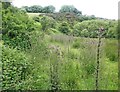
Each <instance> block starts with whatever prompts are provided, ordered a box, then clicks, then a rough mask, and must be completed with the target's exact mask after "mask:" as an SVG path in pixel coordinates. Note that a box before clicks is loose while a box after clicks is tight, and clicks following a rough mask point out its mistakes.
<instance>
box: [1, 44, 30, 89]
mask: <svg viewBox="0 0 120 92" xmlns="http://www.w3.org/2000/svg"><path fill="white" fill-rule="evenodd" d="M28 66H29V62H28V59H27V58H26V56H25V54H24V53H22V52H20V51H17V50H16V49H10V48H9V47H5V46H3V47H2V78H3V81H2V88H3V90H7V89H8V90H13V89H21V86H22V85H23V84H22V83H23V81H25V79H26V76H28Z"/></svg>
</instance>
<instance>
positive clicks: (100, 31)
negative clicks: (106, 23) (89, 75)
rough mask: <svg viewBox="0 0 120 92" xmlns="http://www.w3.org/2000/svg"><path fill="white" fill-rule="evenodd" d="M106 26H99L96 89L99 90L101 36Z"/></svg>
mask: <svg viewBox="0 0 120 92" xmlns="http://www.w3.org/2000/svg"><path fill="white" fill-rule="evenodd" d="M103 31H104V28H103V27H101V28H99V34H98V35H99V36H98V46H97V68H96V90H98V86H99V81H98V79H99V69H100V46H101V38H102V35H103Z"/></svg>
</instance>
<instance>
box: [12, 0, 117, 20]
mask: <svg viewBox="0 0 120 92" xmlns="http://www.w3.org/2000/svg"><path fill="white" fill-rule="evenodd" d="M118 2H119V0H13V5H14V6H17V7H21V6H32V5H41V6H43V7H44V6H47V5H53V6H55V8H56V11H59V9H60V8H61V6H62V5H73V6H75V7H76V8H77V9H78V10H80V11H82V14H86V15H95V16H96V17H103V18H108V19H118Z"/></svg>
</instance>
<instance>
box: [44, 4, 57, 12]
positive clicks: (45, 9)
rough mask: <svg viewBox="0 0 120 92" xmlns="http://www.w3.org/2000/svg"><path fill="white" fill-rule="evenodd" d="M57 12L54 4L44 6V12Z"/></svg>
mask: <svg viewBox="0 0 120 92" xmlns="http://www.w3.org/2000/svg"><path fill="white" fill-rule="evenodd" d="M54 12H55V7H54V6H52V5H49V6H45V7H44V8H43V13H54Z"/></svg>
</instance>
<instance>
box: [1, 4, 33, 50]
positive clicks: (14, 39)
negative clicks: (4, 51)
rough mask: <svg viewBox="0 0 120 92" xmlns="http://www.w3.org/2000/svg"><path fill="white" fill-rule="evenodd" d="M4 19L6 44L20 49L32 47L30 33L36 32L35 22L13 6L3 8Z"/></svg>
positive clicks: (3, 37)
mask: <svg viewBox="0 0 120 92" xmlns="http://www.w3.org/2000/svg"><path fill="white" fill-rule="evenodd" d="M3 6H4V3H3ZM2 19H3V21H2V39H3V41H4V44H5V45H9V46H10V47H11V46H12V47H14V48H16V47H17V48H19V49H24V48H28V47H29V46H30V42H29V35H28V33H29V32H31V31H34V30H35V28H34V22H33V20H31V19H29V17H28V15H27V14H26V13H25V12H23V11H21V10H19V9H18V8H15V7H13V6H9V7H7V8H4V7H3V8H2Z"/></svg>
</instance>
